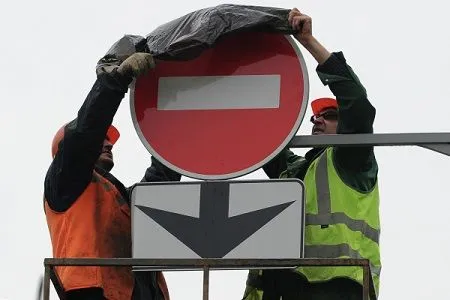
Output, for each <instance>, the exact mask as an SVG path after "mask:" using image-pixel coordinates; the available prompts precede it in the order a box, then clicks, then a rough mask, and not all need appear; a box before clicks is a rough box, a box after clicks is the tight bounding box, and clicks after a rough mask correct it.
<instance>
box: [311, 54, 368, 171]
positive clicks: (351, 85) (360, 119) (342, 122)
mask: <svg viewBox="0 0 450 300" xmlns="http://www.w3.org/2000/svg"><path fill="white" fill-rule="evenodd" d="M317 74H318V75H319V78H320V79H321V81H322V83H323V84H324V85H328V86H329V88H330V90H331V92H332V93H333V94H334V95H335V97H336V100H337V102H338V110H339V121H338V126H337V133H338V134H354V133H373V122H374V119H375V108H374V107H373V106H372V104H371V103H370V102H369V100H368V99H367V93H366V89H365V88H364V86H363V85H362V84H361V82H360V81H359V79H358V77H357V76H356V74H355V73H354V72H353V70H352V68H351V67H350V66H349V65H347V62H346V60H345V58H344V55H343V54H342V52H337V53H333V54H332V55H331V56H330V58H329V59H328V60H327V61H326V62H325V63H323V64H322V65H319V66H318V67H317ZM373 156H374V154H373V147H372V146H369V147H336V148H335V161H336V162H337V163H338V164H339V166H340V167H342V168H346V169H350V170H354V171H360V170H362V169H370V168H372V165H371V163H372V161H373Z"/></svg>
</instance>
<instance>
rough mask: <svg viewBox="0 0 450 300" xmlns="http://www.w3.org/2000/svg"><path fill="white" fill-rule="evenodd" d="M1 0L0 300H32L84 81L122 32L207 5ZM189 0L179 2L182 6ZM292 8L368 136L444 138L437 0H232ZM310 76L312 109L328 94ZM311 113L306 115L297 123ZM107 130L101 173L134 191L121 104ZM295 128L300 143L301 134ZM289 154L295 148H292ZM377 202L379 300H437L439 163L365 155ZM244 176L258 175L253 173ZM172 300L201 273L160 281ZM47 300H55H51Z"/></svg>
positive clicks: (135, 157)
mask: <svg viewBox="0 0 450 300" xmlns="http://www.w3.org/2000/svg"><path fill="white" fill-rule="evenodd" d="M177 3H182V2H181V1H139V0H129V1H115V0H108V1H105V0H97V1H71V2H70V1H69V2H67V1H56V0H44V1H7V2H5V3H3V5H2V9H1V10H0V33H1V38H2V43H1V47H0V54H1V56H0V57H1V59H0V70H1V71H0V76H1V77H0V82H1V87H2V92H3V95H2V97H1V103H2V106H1V107H2V109H1V110H0V125H1V126H0V128H1V137H2V143H1V156H0V166H1V167H2V172H0V182H1V185H2V191H3V197H2V198H3V213H2V218H1V221H0V222H1V225H2V226H0V298H2V297H3V298H5V299H9V300H23V299H33V297H34V296H35V291H36V287H37V281H38V278H39V276H40V275H41V274H42V273H43V270H44V269H43V259H44V257H50V256H51V245H50V239H49V234H48V229H47V225H46V222H45V216H44V213H43V204H42V193H43V179H44V176H45V172H46V170H47V168H48V165H49V163H50V161H51V157H50V143H51V139H52V137H53V134H54V133H55V131H56V130H57V128H59V126H60V125H61V124H63V123H64V122H66V121H68V120H69V119H72V118H73V117H74V116H75V114H76V112H77V110H78V108H79V107H80V105H81V104H82V102H83V100H84V98H85V97H86V94H87V93H88V92H89V90H90V88H91V86H92V84H93V82H94V80H95V71H94V69H95V64H96V62H97V60H98V59H99V58H100V57H102V56H103V55H104V53H105V52H106V51H107V50H108V48H109V47H110V46H111V45H112V44H113V43H114V42H115V41H116V40H117V39H118V38H120V37H121V36H123V35H124V34H138V35H146V34H147V33H149V32H150V31H151V30H153V29H154V28H155V27H156V26H158V25H160V24H163V23H165V22H167V21H170V20H172V19H174V18H176V17H178V16H181V15H183V14H185V13H188V12H190V11H192V10H196V9H200V8H203V7H207V6H214V5H217V4H221V2H218V1H202V0H193V1H189V4H184V3H183V4H177ZM186 3H188V2H186ZM234 3H236V4H252V5H264V6H276V7H282V8H292V7H294V6H296V7H298V8H299V9H300V10H302V11H304V12H305V13H307V14H309V15H311V16H312V18H313V31H314V34H315V36H316V37H317V38H318V39H319V40H320V41H321V42H322V43H323V44H324V45H325V46H326V47H327V48H328V49H329V50H330V51H341V50H342V51H343V52H344V54H345V56H346V58H347V60H348V62H349V64H350V65H351V66H352V67H353V69H354V70H355V71H356V73H357V74H358V76H359V77H360V79H361V81H362V83H363V84H364V85H365V87H366V89H367V91H368V95H369V99H370V100H371V102H372V103H373V105H374V106H375V107H376V108H377V116H376V120H375V131H376V132H379V133H381V132H389V133H400V132H444V131H447V132H450V121H449V120H448V115H449V113H448V111H449V109H450V105H449V104H448V100H449V99H448V95H449V92H450V85H449V84H448V80H449V79H450V75H449V72H448V70H449V68H450V55H449V53H450V39H449V35H448V28H450V24H449V22H450V20H449V18H448V7H447V6H448V5H447V4H446V2H445V1H437V0H430V1H426V2H415V1H405V0H400V1H387V0H381V1H357V0H346V1H312V0H311V1H300V2H295V1H291V0H289V1H253V2H244V1H235V2H234ZM301 50H302V53H303V55H304V57H305V60H306V63H307V67H308V70H309V73H310V76H309V78H310V99H313V98H316V97H319V96H328V95H331V93H330V92H329V90H328V88H327V87H323V86H322V85H321V83H320V81H319V79H318V78H317V76H316V73H315V67H316V63H315V61H314V60H313V59H312V57H311V56H310V55H309V53H307V52H306V51H305V50H304V49H303V48H302V49H301ZM310 113H311V111H310V109H309V108H308V111H307V116H309V115H310ZM114 123H115V124H116V125H117V127H118V128H119V129H120V131H121V133H122V137H121V139H120V140H119V142H118V143H117V145H116V147H115V149H114V151H115V152H114V153H115V160H116V166H115V168H114V169H113V174H114V175H116V176H117V177H118V178H120V179H121V180H122V181H123V182H124V183H125V184H126V185H131V184H133V183H134V182H136V181H138V180H139V179H140V178H141V177H142V175H143V172H144V170H145V168H146V167H147V165H148V163H149V161H150V154H149V153H148V152H147V150H146V149H145V147H144V146H143V145H142V143H141V142H140V140H139V138H138V136H137V134H136V132H135V130H134V127H133V123H132V119H131V116H130V106H129V94H127V95H126V97H125V99H124V101H123V103H122V105H121V107H120V109H119V112H118V113H117V115H116V118H115V120H114ZM310 130H311V127H310V125H309V124H308V123H306V122H304V123H303V124H302V125H301V127H300V130H299V132H298V134H308V133H309V132H310ZM295 152H296V153H299V154H302V153H304V152H305V151H304V150H301V149H298V150H295ZM376 155H377V158H378V162H379V167H380V171H379V184H380V193H381V196H380V197H381V226H382V231H381V232H382V233H381V257H382V263H383V269H382V275H381V290H380V291H381V296H380V299H383V300H384V299H447V298H449V297H450V291H449V289H448V286H447V285H448V280H447V278H448V275H447V274H448V268H449V266H450V257H449V255H448V253H450V236H449V234H448V228H449V227H450V219H449V218H448V212H449V210H450V205H449V204H448V191H447V186H448V180H447V179H448V174H447V170H449V168H450V159H449V158H448V157H446V156H444V155H441V154H437V153H434V152H431V151H429V150H425V149H422V148H417V147H383V148H381V147H379V148H376ZM244 178H265V176H264V174H263V173H262V172H261V171H256V172H254V173H252V174H250V175H248V176H246V177H244ZM246 274H247V272H246V271H233V272H231V271H228V272H224V271H221V272H219V271H217V272H213V273H212V275H211V293H210V295H211V299H214V300H215V299H227V300H228V299H239V298H240V297H241V296H242V293H243V290H244V287H245V280H246ZM166 277H167V280H168V285H169V288H170V292H171V295H172V299H174V300H178V299H200V298H201V292H202V290H201V288H202V276H201V273H193V274H191V273H167V275H166ZM53 299H55V298H53Z"/></svg>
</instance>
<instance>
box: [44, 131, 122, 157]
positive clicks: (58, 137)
mask: <svg viewBox="0 0 450 300" xmlns="http://www.w3.org/2000/svg"><path fill="white" fill-rule="evenodd" d="M66 125H67V124H64V125H63V126H61V128H59V129H58V131H57V132H56V134H55V136H54V137H53V141H52V157H55V155H56V152H58V146H59V143H60V142H61V141H62V139H63V138H64V128H65V127H66ZM119 137H120V133H119V130H117V128H116V127H114V126H113V125H111V126H109V128H108V131H107V132H106V138H107V139H108V141H109V142H110V143H111V144H113V145H114V144H115V143H116V142H117V140H118V139H119Z"/></svg>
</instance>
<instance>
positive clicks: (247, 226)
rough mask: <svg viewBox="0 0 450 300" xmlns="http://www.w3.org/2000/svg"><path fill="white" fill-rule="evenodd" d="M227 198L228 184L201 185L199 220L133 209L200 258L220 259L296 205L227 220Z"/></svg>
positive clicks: (145, 208)
mask: <svg viewBox="0 0 450 300" xmlns="http://www.w3.org/2000/svg"><path fill="white" fill-rule="evenodd" d="M229 194H230V183H227V182H203V183H201V187H200V215H199V218H195V217H190V216H186V215H181V214H177V213H173V212H167V211H163V210H159V209H155V208H150V207H146V206H141V205H136V207H138V208H139V209H140V210H142V212H144V213H145V214H146V215H147V216H149V217H150V218H151V219H153V220H154V221H155V222H157V223H158V224H159V225H161V226H162V227H164V228H165V229H166V230H167V231H169V232H170V233H171V234H173V235H174V236H175V237H176V238H178V239H179V240H180V241H181V242H183V243H184V244H185V245H186V246H188V247H189V248H190V249H192V251H194V252H195V253H197V254H198V255H199V256H200V257H201V258H222V257H224V256H225V255H226V254H227V253H228V252H230V251H231V250H233V249H234V248H235V247H236V246H238V245H239V244H240V243H242V242H243V241H244V240H245V239H246V238H248V237H249V236H251V235H252V234H253V233H255V232H256V231H258V230H259V229H260V228H261V227H263V226H264V225H265V224H267V223H268V222H269V221H270V220H272V219H273V218H274V217H276V216H277V215H278V214H280V213H281V212H282V211H283V210H285V209H286V208H287V207H289V206H290V205H291V204H292V203H294V202H295V201H291V202H287V203H283V204H279V205H275V206H271V207H267V208H263V209H260V210H256V211H252V212H249V213H245V214H242V215H238V216H234V217H231V218H229V217H228V210H229V202H230V199H229ZM254 201H258V199H254ZM157 242H158V241H155V243H157Z"/></svg>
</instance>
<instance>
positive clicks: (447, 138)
mask: <svg viewBox="0 0 450 300" xmlns="http://www.w3.org/2000/svg"><path fill="white" fill-rule="evenodd" d="M288 146H289V147H290V148H310V147H324V146H419V147H423V148H426V149H429V150H432V151H436V152H439V153H441V154H445V155H450V133H446V132H431V133H376V134H371V133H361V134H323V135H298V136H294V137H293V138H292V140H291V142H290V143H289V145H288Z"/></svg>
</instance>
